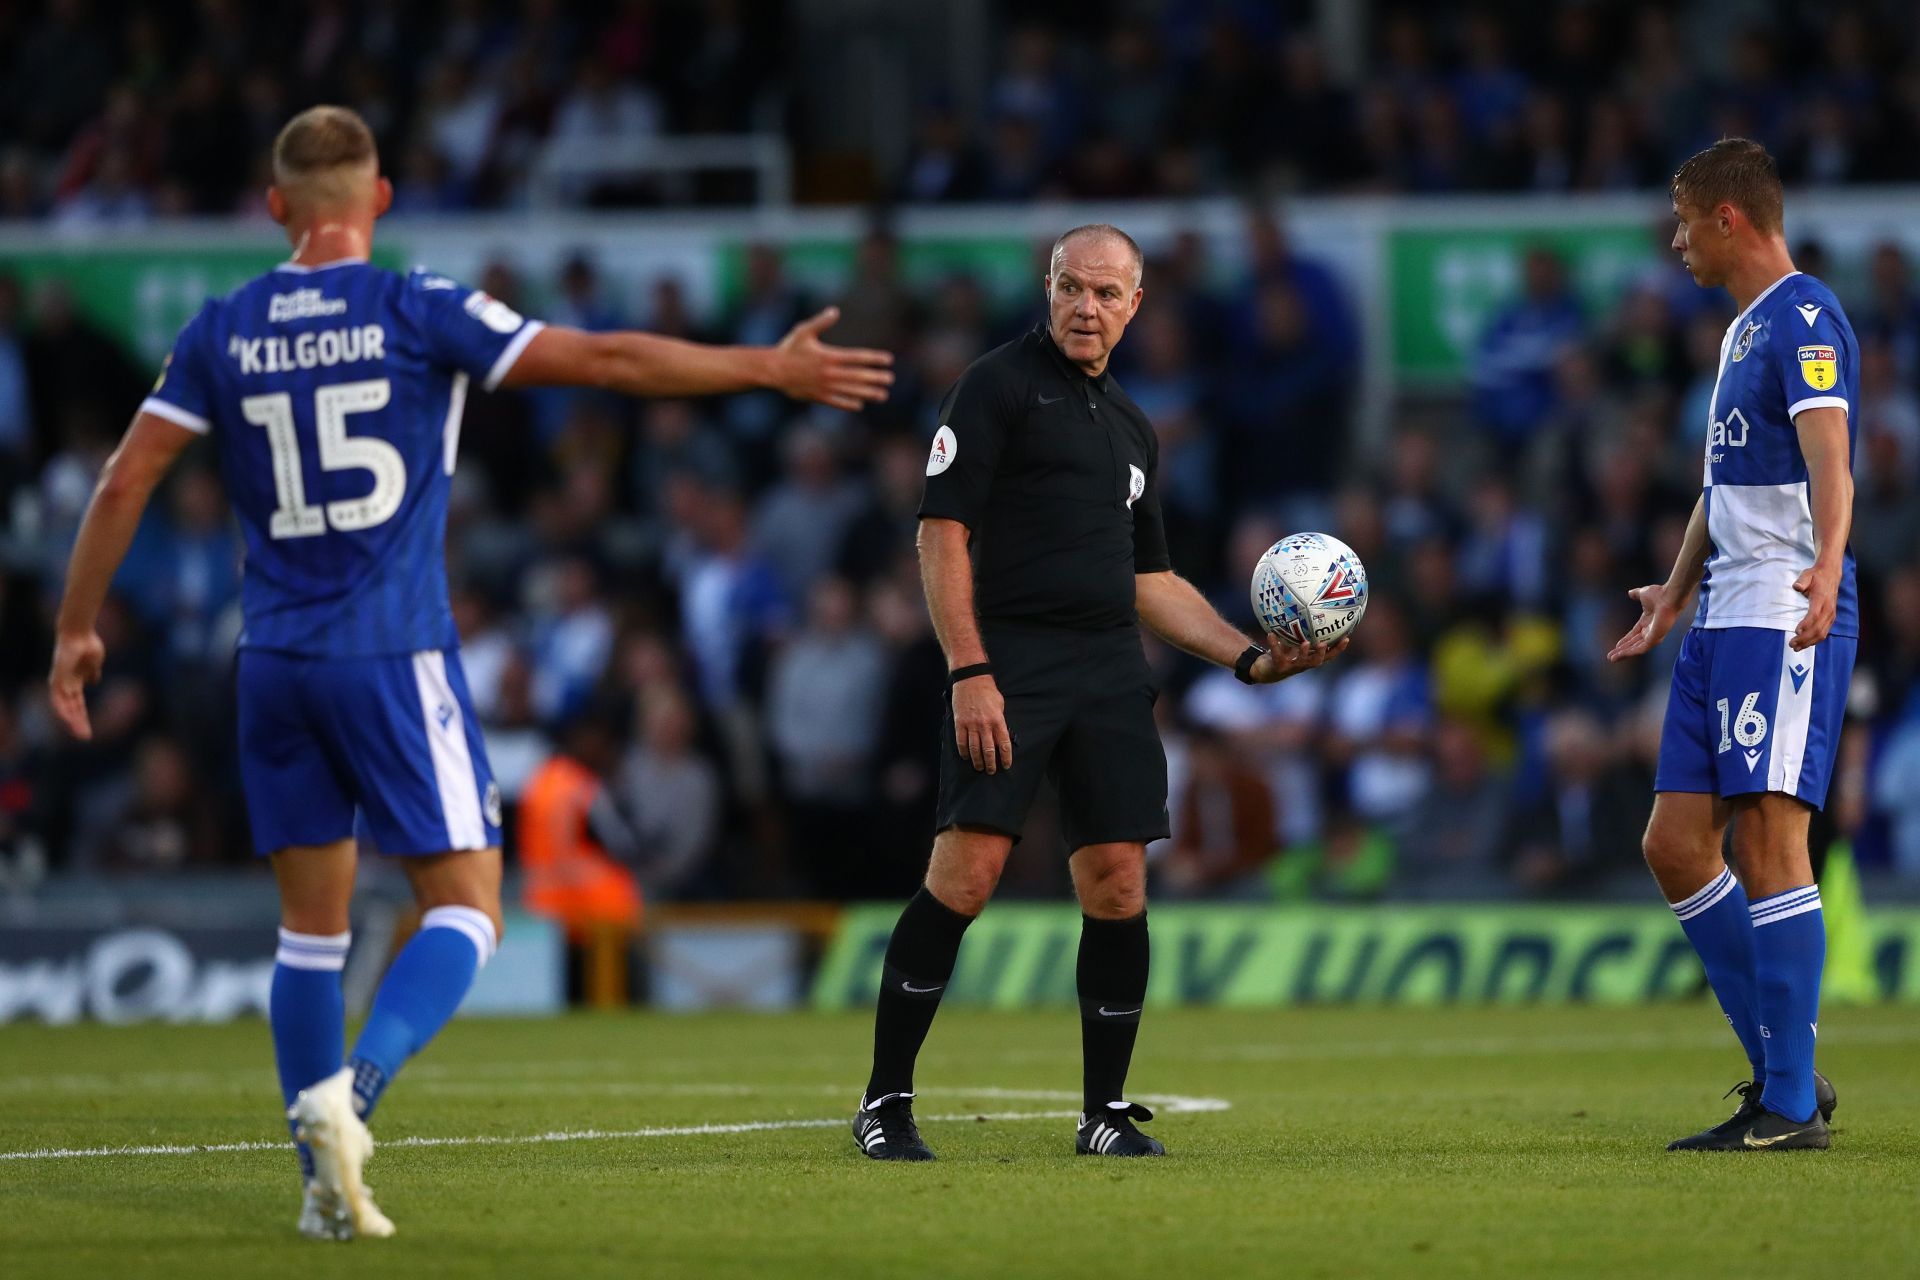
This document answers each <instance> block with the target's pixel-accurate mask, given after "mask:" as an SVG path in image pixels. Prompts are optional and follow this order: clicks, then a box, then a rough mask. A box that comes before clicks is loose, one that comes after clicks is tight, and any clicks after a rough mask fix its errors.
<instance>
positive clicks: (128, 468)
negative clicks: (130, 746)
mask: <svg viewBox="0 0 1920 1280" xmlns="http://www.w3.org/2000/svg"><path fill="white" fill-rule="evenodd" d="M197 438H198V437H197V436H196V435H195V433H194V432H192V431H189V430H187V429H186V428H185V427H182V426H178V425H176V424H174V423H171V422H168V421H167V420H166V419H165V418H161V417H157V416H155V415H154V414H151V413H142V414H139V415H137V416H136V417H135V418H134V420H133V424H132V425H131V426H129V427H128V428H127V434H126V437H125V438H124V439H122V440H121V442H120V447H119V448H118V449H115V450H114V451H113V456H112V457H110V458H108V459H107V464H106V466H104V467H102V468H101V469H100V479H99V482H98V483H97V484H96V485H95V486H94V490H93V499H92V501H90V502H89V503H88V504H87V513H86V516H85V518H84V519H82V520H81V522H80V534H79V537H78V538H77V539H75V541H74V544H73V558H72V559H71V561H69V563H68V566H67V586H66V594H65V595H64V596H63V597H62V598H61V601H60V615H59V620H58V622H57V623H56V625H55V631H54V648H53V670H52V671H51V672H50V673H49V674H48V676H47V690H48V693H49V695H50V697H51V699H52V702H53V711H54V714H55V715H57V716H59V717H60V723H61V724H63V725H65V726H66V728H67V731H68V732H69V733H71V734H73V736H74V737H76V738H79V739H80V740H81V741H83V742H84V741H86V740H87V739H89V738H91V737H93V726H92V724H91V723H90V722H89V721H88V719H87V699H86V686H87V685H90V684H92V683H93V682H94V681H96V680H98V679H99V678H100V669H101V666H102V665H103V664H104V663H105V661H106V657H107V647H106V645H105V644H104V643H103V642H102V641H101V639H100V635H99V633H98V632H97V631H96V630H94V624H95V622H96V621H97V620H98V619H99V617H100V606H101V605H102V604H104V603H105V602H106V598H107V588H108V587H109V586H110V585H111V584H112V582H113V575H114V574H115V573H116V572H117V571H118V570H119V568H120V561H121V560H122V559H124V558H125V557H126V554H127V547H128V546H129V545H130V544H131V543H132V542H133V535H134V531H135V530H136V529H138V528H139V527H140V517H141V515H142V514H143V513H144V512H145V511H146V509H147V502H148V501H149V500H150V499H151V498H152V497H153V491H154V489H155V488H157V487H158V486H159V484H160V481H161V480H162V479H163V478H164V477H165V476H166V474H167V471H168V469H169V468H170V467H172V466H173V464H174V461H175V460H176V459H178V458H179V456H180V454H181V453H182V451H184V450H185V449H186V447H187V446H188V445H190V444H192V443H193V442H194V440H195V439H197Z"/></svg>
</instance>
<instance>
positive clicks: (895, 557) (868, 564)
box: [834, 436, 927, 587]
mask: <svg viewBox="0 0 1920 1280" xmlns="http://www.w3.org/2000/svg"><path fill="white" fill-rule="evenodd" d="M926 453H927V451H926V448H925V446H924V445H923V444H922V443H921V442H920V441H919V440H917V439H914V438H912V437H908V436H888V437H885V438H884V439H882V440H880V441H879V442H878V443H877V444H875V446H874V459H873V481H872V483H871V484H870V485H869V486H868V488H869V490H870V493H869V494H868V496H867V505H866V508H865V509H864V510H862V511H861V512H860V514H859V515H858V516H857V517H855V518H854V519H853V520H852V521H851V522H850V523H848V524H847V526H846V532H845V533H844V534H843V535H842V536H841V539H840V549H839V552H838V554H837V555H836V557H835V559H834V569H835V572H837V573H839V574H840V576H842V577H844V578H846V579H847V580H849V581H850V582H852V583H854V585H856V586H861V587H865V586H868V585H871V584H872V583H873V582H874V581H875V580H876V579H878V578H880V577H882V576H883V575H885V574H888V573H891V572H894V571H895V570H897V569H898V567H899V566H900V563H901V561H902V559H903V558H905V559H907V560H908V561H909V562H912V560H913V547H914V544H915V541H916V540H917V539H918V537H919V534H920V514H919V513H920V489H921V485H922V483H923V482H924V478H925V475H926Z"/></svg>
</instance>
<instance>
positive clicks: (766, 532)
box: [753, 430, 867, 600]
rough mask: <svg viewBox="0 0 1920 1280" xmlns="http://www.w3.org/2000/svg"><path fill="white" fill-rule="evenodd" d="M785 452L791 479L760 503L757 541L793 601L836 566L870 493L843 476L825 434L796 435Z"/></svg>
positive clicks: (758, 547)
mask: <svg viewBox="0 0 1920 1280" xmlns="http://www.w3.org/2000/svg"><path fill="white" fill-rule="evenodd" d="M784 453H785V455H786V463H787V466H786V476H785V478H784V479H782V480H781V481H780V482H779V483H778V484H776V485H774V486H773V487H772V488H771V489H769V490H768V491H767V493H766V495H765V496H764V497H763V498H762V499H761V500H760V504H759V511H758V513H757V514H756V516H755V517H754V539H753V541H754V546H755V547H756V548H757V549H758V551H759V554H760V555H761V557H762V558H764V559H765V560H766V562H767V563H768V564H770V565H772V566H773V568H774V572H775V573H777V574H778V575H779V577H780V585H781V588H782V590H783V591H784V592H785V593H786V596H787V598H788V599H790V600H799V599H802V598H804V597H805V596H806V595H807V593H808V592H809V591H810V590H811V589H812V587H813V584H814V582H815V580H817V579H818V578H819V577H820V575H821V574H823V573H825V572H826V571H827V570H829V569H831V568H832V567H833V564H834V561H835V560H836V559H837V558H838V557H839V555H840V549H841V547H842V545H843V543H844V540H845V538H846V533H847V529H848V528H849V527H850V526H851V525H852V524H853V522H854V521H855V520H856V519H858V518H859V516H860V512H861V511H862V509H863V508H864V507H865V506H866V504H867V495H866V493H865V492H864V491H863V490H862V488H861V486H860V484H859V482H857V481H854V480H850V479H845V478H843V477H842V476H841V475H840V463H839V460H838V459H837V458H836V457H835V456H834V446H833V442H832V441H831V440H830V439H828V437H827V435H826V433H825V432H822V431H817V430H801V431H796V432H794V433H793V434H792V435H790V436H788V437H787V440H786V446H785V449H784Z"/></svg>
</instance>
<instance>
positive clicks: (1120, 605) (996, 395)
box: [920, 322, 1172, 630]
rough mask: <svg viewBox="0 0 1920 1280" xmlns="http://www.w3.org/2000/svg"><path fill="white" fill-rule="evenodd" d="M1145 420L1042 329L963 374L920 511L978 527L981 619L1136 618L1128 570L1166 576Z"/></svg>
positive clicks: (1116, 621)
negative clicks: (1079, 366) (1078, 363)
mask: <svg viewBox="0 0 1920 1280" xmlns="http://www.w3.org/2000/svg"><path fill="white" fill-rule="evenodd" d="M1159 464H1160V444H1159V440H1158V438H1157V437H1156V436H1155V435H1154V432H1153V424H1152V423H1150V422H1148V421H1147V416H1146V415H1145V414H1143V413H1141V412H1140V410H1139V408H1138V407H1137V406H1136V405H1135V404H1134V403H1133V401H1132V400H1130V399H1128V398H1127V393H1126V392H1124V391H1122V390H1121V389H1120V385H1119V384H1118V383H1117V382H1115V381H1114V380H1113V376H1112V374H1111V373H1105V374H1102V375H1101V376H1100V377H1098V378H1089V377H1088V376H1087V375H1086V374H1085V373H1083V372H1081V371H1080V369H1079V368H1078V366H1076V365H1074V364H1072V363H1071V362H1070V361H1068V360H1067V358H1066V357H1065V356H1064V355H1062V354H1061V353H1060V348H1058V347H1057V346H1055V345H1054V342H1053V338H1052V335H1050V334H1049V333H1048V332H1047V328H1046V325H1045V323H1044V322H1043V323H1042V324H1040V325H1038V326H1036V327H1035V328H1034V329H1033V330H1032V331H1031V332H1029V333H1027V334H1025V335H1024V336H1022V337H1020V338H1016V339H1015V340H1014V341H1012V342H1009V343H1007V344H1006V345H1005V346H1003V347H997V348H995V349H994V350H992V351H989V352H988V353H987V354H986V355H984V356H981V357H980V358H979V359H978V360H976V361H974V362H973V363H972V364H971V365H969V366H968V368H967V371H966V372H965V373H964V374H962V375H961V376H960V381H959V382H957V383H955V384H954V387H953V390H951V391H949V392H948V393H947V398H946V400H945V401H944V402H943V403H942V404H941V406H940V430H939V431H938V432H937V433H936V434H935V436H934V440H933V451H932V453H931V454H930V455H929V456H928V458H927V488H926V495H925V497H923V498H922V499H921V502H920V516H921V518H922V519H925V518H927V517H929V516H933V517H940V518H944V519H948V520H958V521H959V522H960V523H961V524H964V525H966V526H967V528H968V529H969V530H971V531H972V534H973V539H972V553H973V583H974V587H973V593H974V610H975V612H976V613H977V614H978V615H979V617H980V620H981V621H982V622H987V623H991V622H1022V623H1037V624H1041V625H1045V626H1055V627H1070V628H1076V629H1081V630H1103V629H1107V628H1112V627H1124V626H1131V625H1133V624H1134V623H1136V622H1138V620H1139V615H1138V614H1137V613H1136V612H1135V611H1134V582H1133V576H1134V574H1136V573H1158V572H1161V571H1163V570H1166V569H1170V568H1172V564H1171V562H1170V561H1169V560H1168V558H1167V537H1166V528H1165V525H1164V524H1163V522H1162V520H1161V517H1160V495H1159V492H1158V487H1157V485H1156V484H1155V481H1156V479H1157V478H1158V472H1159Z"/></svg>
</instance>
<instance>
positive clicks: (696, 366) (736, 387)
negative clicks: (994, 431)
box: [502, 307, 893, 411]
mask: <svg viewBox="0 0 1920 1280" xmlns="http://www.w3.org/2000/svg"><path fill="white" fill-rule="evenodd" d="M839 319H840V310H839V308H837V307H828V308H826V309H825V310H824V311H822V312H820V313H819V314H818V315H815V316H813V317H812V318H810V319H807V320H802V321H801V322H800V323H799V324H797V325H795V326H794V327H793V328H792V330H790V331H789V332H788V333H787V336H786V337H784V338H782V339H781V340H780V342H779V343H778V345H776V346H771V347H731V346H711V345H708V344H706V343H701V342H687V341H685V340H683V339H680V338H668V337H662V336H661V335H659V334H653V333H632V332H626V333H588V332H586V331H585V330H581V329H568V328H563V327H559V326H549V327H547V328H546V329H543V330H541V332H540V333H539V334H537V335H536V336H535V337H534V339H533V341H531V342H530V343H528V344H527V349H526V350H525V351H524V352H522V353H521V355H520V358H519V359H518V360H516V361H515V362H514V365H513V368H512V369H511V370H509V371H508V373H507V376H506V378H505V379H504V380H503V382H502V385H504V386H509V387H551V386H583V385H584V386H596V387H606V388H608V389H610V390H613V391H620V392H624V393H626V394H628V395H636V396H709V395H725V394H727V393H729V392H735V391H760V390H767V391H779V392H782V393H784V394H786V395H788V396H791V397H793V398H794V399H795V400H811V401H817V402H819V403H821V404H826V405H832V406H833V407H834V408H836V409H846V410H849V411H852V410H857V409H859V408H861V407H862V406H864V405H868V404H873V403H875V402H877V401H881V400H885V399H886V398H887V389H888V388H889V387H891V386H892V385H893V355H892V353H891V352H887V351H876V350H873V349H871V348H866V347H836V346H833V345H831V344H829V343H826V342H822V341H821V340H820V335H821V334H822V333H824V332H825V331H826V330H827V329H829V328H831V327H832V326H833V324H834V323H835V322H836V321H837V320H839Z"/></svg>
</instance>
